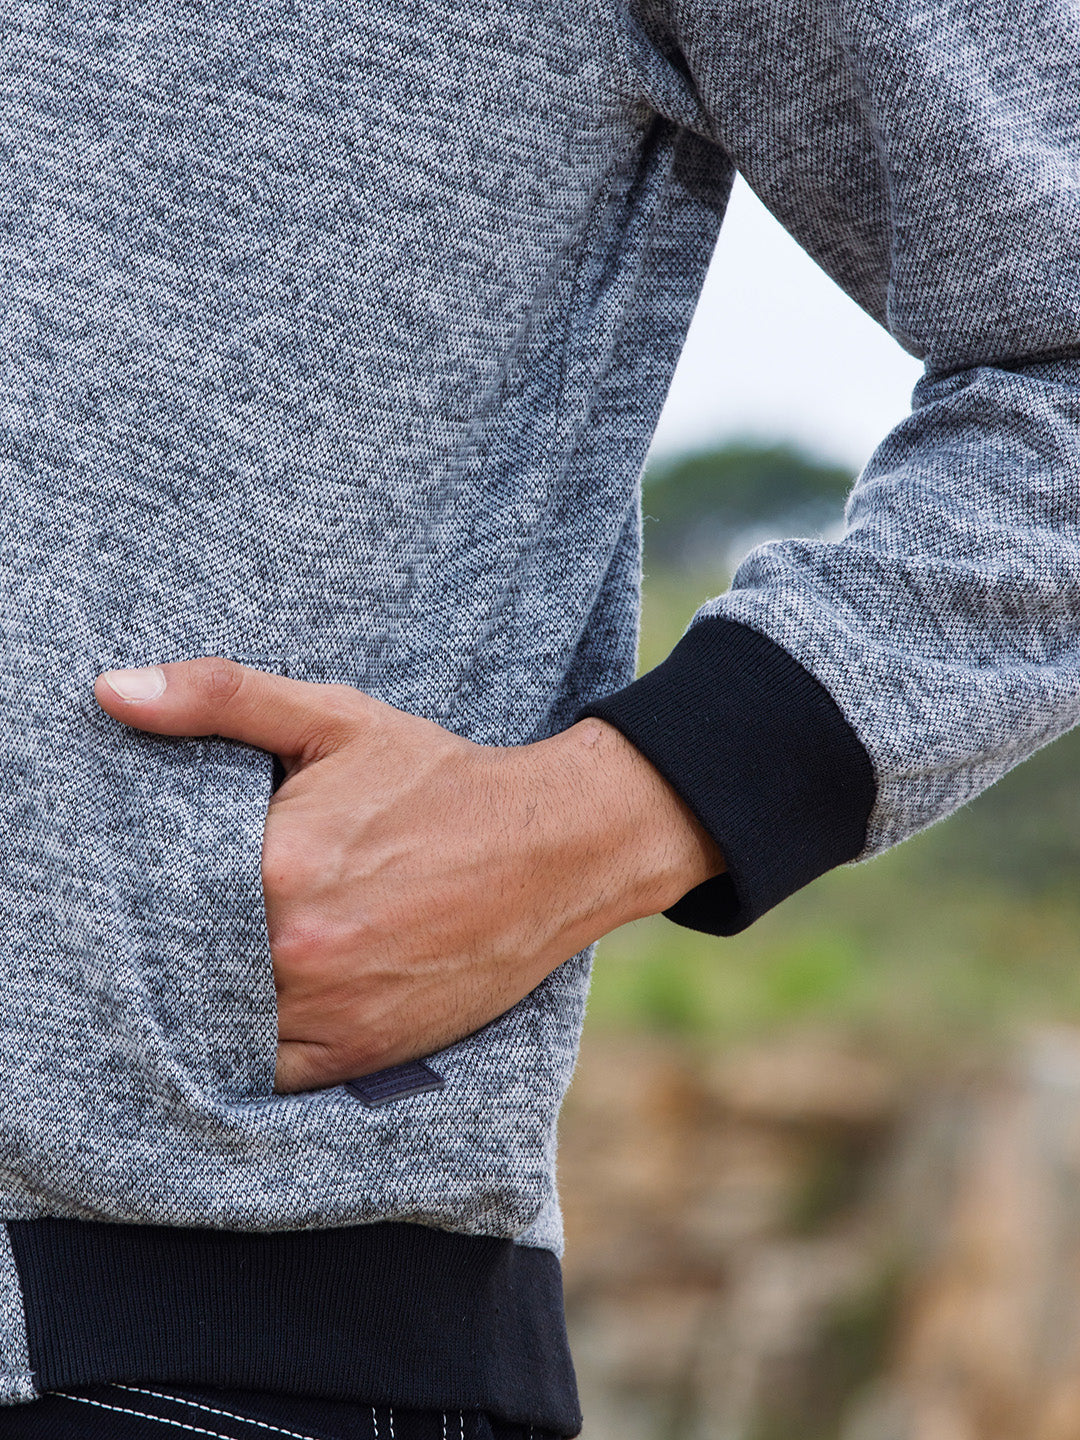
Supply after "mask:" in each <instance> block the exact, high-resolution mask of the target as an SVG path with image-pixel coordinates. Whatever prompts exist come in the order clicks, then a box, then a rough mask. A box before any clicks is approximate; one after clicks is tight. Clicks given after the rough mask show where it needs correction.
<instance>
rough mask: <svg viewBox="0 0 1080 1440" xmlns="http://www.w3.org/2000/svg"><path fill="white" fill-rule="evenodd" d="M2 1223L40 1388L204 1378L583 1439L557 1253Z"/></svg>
mask: <svg viewBox="0 0 1080 1440" xmlns="http://www.w3.org/2000/svg"><path fill="white" fill-rule="evenodd" d="M7 1228H8V1232H9V1234H10V1237H11V1245H12V1250H13V1252H14V1255H15V1263H16V1266H17V1268H18V1272H19V1279H20V1282H21V1284H22V1291H23V1298H24V1303H25V1307H26V1317H27V1333H28V1340H29V1349H30V1365H31V1369H32V1370H33V1372H34V1383H35V1385H36V1387H37V1389H38V1390H39V1391H45V1390H56V1389H66V1388H69V1387H71V1386H77V1385H89V1384H97V1383H101V1382H106V1381H120V1382H126V1383H146V1382H148V1381H156V1382H158V1383H161V1384H174V1385H193V1384H206V1385H215V1386H223V1387H234V1388H238V1389H252V1390H268V1391H274V1392H276V1393H279V1394H295V1395H310V1396H318V1397H326V1398H329V1399H339V1400H365V1401H367V1402H369V1403H370V1404H375V1405H381V1404H391V1405H401V1406H403V1407H409V1408H412V1409H417V1410H421V1409H430V1410H447V1409H452V1410H483V1411H486V1412H487V1413H488V1414H490V1415H493V1416H496V1417H498V1418H499V1419H502V1420H508V1421H512V1422H515V1423H518V1424H525V1425H535V1426H537V1427H538V1428H542V1429H547V1430H554V1431H556V1432H557V1433H559V1434H562V1435H576V1434H577V1432H578V1431H579V1430H580V1428H581V1416H580V1412H579V1407H578V1399H577V1390H576V1386H575V1382H574V1372H573V1366H572V1364H571V1360H570V1351H569V1346H568V1344H567V1339H566V1326H565V1322H564V1319H563V1299H562V1275H561V1271H560V1267H559V1262H558V1260H557V1259H556V1257H555V1256H554V1255H553V1254H552V1253H551V1251H550V1250H540V1249H535V1248H532V1247H529V1246H524V1245H515V1244H513V1242H512V1241H509V1240H495V1239H490V1238H486V1237H482V1236H481V1237H475V1236H467V1235H452V1234H448V1233H446V1232H444V1231H441V1230H432V1229H428V1228H427V1227H425V1226H421V1225H408V1224H398V1223H389V1222H387V1223H382V1224H376V1225H356V1226H351V1227H349V1228H347V1229H339V1230H303V1231H287V1232H278V1233H275V1234H270V1235H263V1234H239V1233H236V1232H232V1231H221V1230H194V1229H170V1228H166V1227H163V1226H156V1225H106V1224H96V1223H87V1222H84V1221H81V1220H55V1219H47V1220H22V1221H8V1222H7Z"/></svg>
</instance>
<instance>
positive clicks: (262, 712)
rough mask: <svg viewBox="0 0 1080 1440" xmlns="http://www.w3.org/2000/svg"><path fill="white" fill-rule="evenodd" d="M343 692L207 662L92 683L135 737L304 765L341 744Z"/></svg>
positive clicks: (109, 674)
mask: <svg viewBox="0 0 1080 1440" xmlns="http://www.w3.org/2000/svg"><path fill="white" fill-rule="evenodd" d="M342 689H343V687H341V686H336V685H335V686H329V685H312V684H308V683H307V682H305V681H303V680H288V679H286V678H285V677H284V676H283V675H273V674H268V673H267V672H266V671H264V670H252V669H250V668H249V667H248V666H246V665H240V664H238V663H237V662H236V661H235V660H224V659H222V658H220V657H219V656H215V655H206V656H202V657H200V658H199V659H198V660H181V661H178V662H176V663H175V664H172V665H153V666H146V667H142V668H139V669H135V670H106V671H105V672H104V673H103V674H101V675H99V676H98V677H97V680H96V681H95V682H94V697H95V699H96V700H97V702H98V704H99V705H100V706H101V708H102V709H103V710H104V711H105V712H106V713H107V714H109V715H111V716H112V717H113V719H114V720H120V721H122V722H123V723H124V724H125V725H132V726H134V727H135V728H136V729H139V730H150V731H152V732H153V733H154V734H156V735H223V736H225V737H226V738H227V739H229V740H243V741H245V742H246V743H247V744H249V745H256V746H258V748H259V749H260V750H270V751H272V752H273V753H274V754H276V755H282V756H286V757H290V758H297V757H298V758H300V759H302V760H303V761H309V760H314V759H316V758H317V757H318V756H319V755H320V754H325V753H326V752H327V751H329V750H332V749H334V748H335V747H336V745H337V743H339V742H340V740H341V739H343V738H344V735H345V732H346V730H347V728H348V718H347V715H346V711H345V707H343V706H342V704H341V700H340V698H339V692H341V691H342ZM356 696H357V699H359V698H360V692H359V691H357V692H356Z"/></svg>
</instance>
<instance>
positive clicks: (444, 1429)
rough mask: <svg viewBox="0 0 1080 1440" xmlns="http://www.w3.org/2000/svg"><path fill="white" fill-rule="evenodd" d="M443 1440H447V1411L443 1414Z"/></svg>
mask: <svg viewBox="0 0 1080 1440" xmlns="http://www.w3.org/2000/svg"><path fill="white" fill-rule="evenodd" d="M442 1440H446V1411H445V1410H444V1411H443V1412H442Z"/></svg>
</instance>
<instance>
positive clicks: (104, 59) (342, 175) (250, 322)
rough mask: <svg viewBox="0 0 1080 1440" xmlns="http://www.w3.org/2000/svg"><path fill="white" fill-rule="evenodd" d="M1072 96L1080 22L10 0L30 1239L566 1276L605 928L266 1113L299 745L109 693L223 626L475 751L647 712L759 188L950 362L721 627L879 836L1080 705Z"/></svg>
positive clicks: (276, 659) (12, 1113) (903, 331)
mask: <svg viewBox="0 0 1080 1440" xmlns="http://www.w3.org/2000/svg"><path fill="white" fill-rule="evenodd" d="M1077 73H1080V30H1078V28H1077V26H1076V24H1075V11H1074V8H1073V7H1072V6H1071V5H1068V4H1062V3H1059V0H1015V3H1012V4H1010V5H1002V4H1000V3H992V0H934V3H932V4H931V3H930V0H884V3H882V4H878V5H874V6H871V5H868V4H866V3H864V0H820V3H816V4H809V3H807V0H759V3H756V4H750V3H748V0H724V3H717V0H670V3H666V0H642V3H641V5H640V6H639V7H638V8H636V9H626V8H624V7H623V6H621V5H619V4H617V3H615V0H587V3H585V4H582V3H580V0H578V3H574V4H572V5H571V4H568V3H566V0H546V3H545V4H543V5H538V4H535V3H534V0H454V4H453V5H450V4H449V3H447V0H427V3H425V4H423V5H418V4H415V3H413V0H398V3H396V4H394V5H392V6H390V5H386V4H383V3H381V0H370V3H365V4H362V5H361V4H356V3H355V0H348V3H346V0H251V3H247V4H244V5H235V4H226V3H224V0H155V3H154V4H152V5H151V4H149V3H146V0H129V3H124V4H116V3H114V0H77V3H69V0H7V4H6V5H5V7H4V13H3V18H2V19H0V484H2V493H3V503H2V505H0V516H2V525H0V544H2V549H0V565H2V579H3V594H4V604H3V606H2V609H0V705H2V713H3V716H4V745H3V748H2V751H0V844H2V852H3V855H4V864H3V867H2V870H0V892H2V894H0V901H2V905H3V912H4V919H5V923H4V926H3V927H2V931H0V986H2V992H3V995H4V1003H3V1006H2V1007H0V1216H3V1217H4V1218H6V1219H9V1220H32V1219H35V1218H37V1217H45V1216H50V1217H69V1218H73V1219H82V1220H86V1221H93V1220H101V1221H112V1222H131V1223H141V1224H150V1225H173V1226H180V1225H184V1226H203V1227H210V1228H214V1227H218V1228H227V1229H236V1230H250V1231H258V1232H266V1231H273V1230H288V1229H302V1228H305V1227H335V1226H343V1225H349V1224H356V1223H360V1222H366V1221H374V1220H408V1221H413V1222H416V1223H419V1224H423V1225H429V1226H435V1227H440V1228H443V1229H446V1230H451V1231H457V1232H460V1233H462V1234H473V1235H488V1236H495V1237H503V1238H510V1239H513V1240H516V1241H519V1242H521V1243H523V1244H527V1245H532V1246H541V1247H547V1248H550V1249H552V1250H555V1251H558V1249H559V1246H560V1243H561V1239H560V1227H559V1213H558V1204H557V1199H556V1192H555V1182H554V1146H555V1122H556V1116H557V1112H558V1108H559V1104H560V1101H561V1098H562V1095H563V1092H564V1090H565V1087H566V1085H567V1084H568V1082H569V1078H570V1074H571V1070H572V1067H573V1063H574V1057H575V1051H576V1046H577V1039H578V1034H579V1029H580V1025H581V1019H582V1012H583V1007H584V1000H585V991H586V986H587V980H588V968H589V957H588V955H581V956H578V957H576V958H574V959H572V960H570V961H568V962H567V963H566V964H565V965H563V966H562V967H561V968H560V969H558V970H557V971H556V972H555V973H554V974H553V975H552V976H551V977H550V978H549V979H548V980H547V981H545V982H544V983H543V984H542V985H541V986H540V987H539V988H538V989H537V990H536V991H535V992H534V993H533V994H532V995H530V996H529V997H528V998H527V999H525V1000H524V1001H522V1002H521V1004H519V1005H517V1006H516V1007H515V1008H514V1009H513V1010H512V1011H510V1012H509V1013H508V1014H507V1015H505V1016H504V1017H502V1018H501V1019H500V1020H498V1021H496V1022H495V1023H494V1024H492V1025H491V1026H488V1027H487V1028H486V1029H485V1030H484V1031H483V1032H482V1033H480V1034H478V1035H475V1036H472V1037H470V1038H468V1039H466V1040H464V1041H462V1042H461V1043H460V1044H457V1045H454V1046H452V1047H450V1048H449V1049H448V1050H446V1051H445V1052H443V1053H441V1054H439V1055H438V1056H436V1057H433V1059H432V1064H433V1066H434V1068H435V1069H436V1070H437V1071H438V1072H439V1074H441V1075H442V1076H443V1077H444V1079H445V1081H446V1083H445V1086H444V1087H443V1088H442V1089H441V1090H438V1091H433V1092H429V1093H424V1094H417V1095H412V1096H409V1097H406V1098H403V1099H401V1100H399V1101H396V1102H395V1103H393V1104H391V1105H387V1106H384V1107H381V1108H369V1107H367V1106H365V1105H364V1104H363V1103H361V1102H360V1101H358V1100H357V1099H356V1098H355V1097H354V1096H352V1095H350V1093H349V1092H348V1091H346V1090H345V1089H344V1087H342V1086H335V1087H332V1088H328V1089H325V1090H322V1091H318V1092H314V1093H309V1094H301V1095H290V1096H275V1095H274V1094H273V1093H272V1089H271V1084H272V1076H273V1066H274V1048H275V1022H276V1017H275V1003H274V987H273V977H272V971H271V965H270V955H269V947H268V943H267V936H266V927H265V915H264V910H263V900H262V893H261V887H260V877H259V852H260V843H261V833H262V823H263V817H264V814H265V807H266V802H267V798H268V795H269V791H270V783H271V774H272V771H271V760H270V757H269V756H267V755H265V754H263V753H262V752H260V751H256V750H253V749H250V748H247V747H244V746H241V745H237V744H234V743H230V742H227V741H223V740H218V739H213V738H210V739H200V740H188V739H171V738H163V737H158V736H151V735H147V734H143V733H140V732H138V731H134V730H131V729H127V728H124V727H123V726H121V725H119V724H116V723H115V722H113V721H112V720H111V719H109V718H108V717H107V716H105V715H104V714H103V713H102V712H101V711H100V710H99V709H98V707H97V706H96V704H95V703H94V700H93V696H92V690H91V687H92V681H93V678H94V676H95V675H96V674H97V673H98V672H99V671H100V670H102V669H105V668H109V667H119V666H128V665H142V664H150V663H154V662H156V661H166V660H182V659H185V658H189V657H193V656H197V655H203V654H215V653H216V654H223V655H228V656H231V657H233V658H235V659H238V660H240V661H243V662H244V663H246V664H250V665H254V666H258V667H260V668H262V669H266V670H271V671H275V672H277V673H281V674H285V675H289V676H293V677H295V678H298V679H301V680H311V681H334V682H343V683H347V684H350V685H354V686H358V687H360V688H362V689H364V690H366V691H369V692H370V693H372V694H374V695H376V696H378V697H379V698H380V699H382V700H384V701H387V702H389V703H391V704H393V705H397V706H400V707H402V708H404V709H406V710H410V711H412V712H415V713H417V714H420V715H424V716H427V717H429V718H431V719H433V720H435V721H438V722H440V723H441V724H443V725H445V726H447V727H449V728H451V729H452V730H454V731H456V732H459V733H461V734H463V735H467V736H469V737H471V738H472V739H474V740H477V741H480V742H484V743H491V744H511V743H519V742H524V741H529V740H532V739H536V738H540V737H542V736H545V735H548V734H550V733H552V732H553V731H556V730H558V729H560V728H563V727H564V726H565V725H566V724H568V723H569V722H570V720H571V719H572V718H573V717H574V716H575V715H576V714H578V713H580V711H581V710H582V708H583V707H585V706H587V705H588V704H590V703H591V702H593V701H595V700H597V699H599V698H601V697H603V696H605V695H609V694H612V693H614V692H618V691H620V690H621V689H622V688H623V687H624V686H626V685H627V683H628V682H629V681H630V679H631V676H632V673H633V666H634V649H635V639H636V623H637V622H636V617H637V606H638V586H639V548H640V546H639V536H640V518H639V517H640V510H639V500H638V489H637V477H638V475H639V472H640V469H641V466H642V463H643V459H644V455H645V452H646V448H647V445H648V440H649V437H650V434H651V432H652V429H653V427H654V424H655V420H656V416H657V414H658V411H659V408H660V405H661V403H662V400H663V397H664V393H665V391H666V388H667V385H668V382H669V379H670V376H671V373H672V370H673V368H674V365H675V362H676V359H677V356H678V353H679V349H680V346H681V343H682V339H683V336H684V333H685V329H686V326H687V324H688V321H689V318H690V315H691V312H692V310H693V307H694V303H695V300H696V296H697V294H698V291H699V288H700V284H701V281H702V279H703V276H704V273H705V269H706V266H707V263H708V260H709V257H710V254H711V252H712V249H713V246H714V242H715V239H716V235H717V232H718V227H719V225H720V222H721V218H722V214H723V210H724V205H725V201H726V197H727V194H728V190H729V186H730V182H731V178H732V175H733V173H734V168H735V167H736V166H737V167H738V168H739V169H741V171H742V172H743V173H744V174H745V175H746V177H747V179H748V180H749V181H750V183H751V184H752V185H753V186H754V187H755V189H756V190H757V192H758V193H759V195H761V196H762V198H763V199H764V200H765V202H766V203H767V204H768V205H770V206H771V208H772V209H773V211H774V212H775V213H776V214H777V215H778V216H779V218H780V219H781V220H782V221H783V223H784V224H785V225H787V226H788V228H789V229H790V230H791V231H792V233H793V234H794V235H795V236H796V237H797V238H798V239H799V241H800V242H801V243H802V244H803V245H804V246H805V247H806V248H807V250H808V251H809V252H810V253H811V255H813V256H814V258H815V259H816V260H817V261H819V263H820V264H821V265H822V266H824V268H825V269H826V270H827V271H829V273H830V274H832V275H833V276H835V278H836V279H837V280H838V281H839V282H840V284H841V285H843V286H844V287H845V289H846V290H847V291H848V292H849V293H850V294H851V295H853V296H854V298H855V299H856V300H857V301H858V302H859V303H860V304H861V305H863V306H864V307H865V308H866V309H867V310H868V311H869V312H870V313H871V314H872V315H873V316H875V317H876V318H877V319H878V320H880V321H881V322H882V324H884V325H887V326H888V327H889V329H890V330H891V331H892V333H893V334H894V335H895V336H896V338H897V340H898V341H899V342H900V343H901V344H902V345H904V346H906V347H907V348H908V349H909V350H911V351H912V352H913V353H915V354H917V355H920V356H923V357H925V359H926V361H927V366H928V369H927V374H926V378H925V379H924V380H923V381H922V382H921V383H920V385H919V387H918V389H917V391H916V395H915V406H914V410H913V413H912V416H911V418H910V419H909V420H907V421H906V422H905V423H904V424H902V425H901V426H900V427H899V428H898V430H897V431H896V432H895V433H894V434H892V435H891V436H889V437H888V438H887V439H886V440H885V441H884V443H883V444H882V446H881V447H880V449H879V450H878V451H877V453H876V454H875V456H874V457H873V459H872V460H871V461H870V463H869V465H868V466H867V468H866V471H865V473H864V474H863V475H862V476H861V477H860V480H859V482H858V483H857V485H856V487H855V489H854V492H853V494H852V496H851V500H850V503H849V506H848V512H847V520H848V525H847V532H846V534H845V535H844V536H843V538H842V539H840V540H839V541H836V542H835V543H824V542H820V541H806V540H799V541H791V542H788V543H785V544H779V545H770V546H766V547H764V548H763V549H761V550H759V551H757V552H755V553H754V554H753V555H752V556H751V557H750V558H749V559H748V560H747V561H746V563H745V564H744V565H743V566H742V568H741V569H740V571H739V572H738V574H737V576H736V577H735V581H734V584H733V586H732V589H731V591H730V593H729V594H727V595H725V596H723V597H720V598H718V599H715V600H712V601H710V602H709V603H708V604H707V605H706V606H705V608H704V610H703V611H702V616H718V617H722V618H724V619H726V620H728V621H734V622H736V623H737V624H740V625H742V626H745V627H748V628H749V629H751V630H753V631H756V632H759V633H760V634H761V635H763V636H764V637H766V638H767V639H768V640H770V641H771V642H772V643H773V644H774V645H775V646H778V647H780V648H781V649H783V650H784V651H785V652H787V654H789V655H790V656H791V657H792V660H793V662H795V663H797V664H798V665H799V666H800V667H802V669H803V670H804V671H805V672H806V674H808V675H809V676H811V677H813V679H814V680H815V681H816V682H817V683H818V685H819V686H821V687H823V688H824V691H825V692H827V694H828V695H829V696H831V697H832V700H833V701H834V702H835V704H836V706H837V707H839V710H840V712H841V713H842V715H843V716H844V718H845V720H846V722H847V723H848V724H849V725H850V727H851V729H852V731H853V733H854V734H855V735H856V736H857V737H858V742H859V744H860V745H861V746H862V747H863V748H864V750H865V752H866V754H867V755H868V756H869V758H870V761H871V763H872V766H873V771H874V775H875V780H876V787H877V798H876V803H875V805H874V809H873V813H872V814H871V815H870V817H869V825H868V829H867V831H866V838H865V841H862V840H861V837H859V838H858V839H857V840H856V842H855V847H854V848H855V850H858V848H859V846H860V842H861V843H862V849H863V853H867V854H869V853H872V852H875V851H877V850H880V849H881V848H883V847H884V846H887V845H889V844H891V843H893V842H895V841H897V840H900V839H902V838H903V837H905V836H906V835H909V834H911V833H912V832H913V831H914V830H916V829H918V828H919V827H920V826H923V825H926V824H928V823H929V822H931V821H933V820H935V819H937V818H939V817H941V816H943V815H945V814H947V813H948V812H949V811H951V810H952V809H954V808H955V807H956V806H958V805H960V804H962V803H963V802H964V801H965V800H967V799H968V798H970V797H971V796H972V795H974V794H975V793H976V792H977V791H978V790H980V789H981V788H982V787H984V786H985V785H987V784H989V783H990V782H991V781H993V780H994V779H996V778H997V777H998V776H999V775H1000V774H1001V773H1002V772H1003V771H1004V770H1006V769H1007V768H1008V767H1009V766H1011V765H1013V764H1015V763H1016V762H1017V761H1019V760H1021V759H1022V758H1023V757H1024V756H1025V755H1027V754H1028V753H1030V752H1031V751H1032V750H1033V749H1035V748H1036V747H1037V746H1038V745H1040V744H1042V743H1043V742H1045V741H1047V740H1049V739H1050V738H1052V737H1053V736H1055V735H1057V734H1059V733H1060V732H1062V731H1063V730H1065V729H1066V728H1068V727H1069V726H1071V725H1073V724H1074V723H1075V722H1076V720H1077V719H1078V718H1080V647H1078V644H1077V631H1078V627H1080V590H1078V586H1080V580H1078V577H1080V528H1078V522H1080V459H1078V455H1080V449H1078V445H1077V439H1078V435H1080V358H1078V357H1080V185H1078V184H1077V175H1078V166H1080V133H1078V132H1080V106H1078V105H1077V103H1076V85H1075V77H1076V75H1077ZM717 343H718V344H722V343H723V337H718V341H717ZM762 383H763V384H767V383H768V377H766V376H763V377H762ZM764 703H766V704H783V703H784V700H783V696H782V695H780V696H779V697H778V696H777V687H776V686H775V685H773V686H771V688H770V691H769V696H768V697H767V698H766V700H765V701H764ZM677 768H678V767H677V759H676V760H674V761H673V765H672V772H673V773H674V772H675V771H677ZM728 791H729V792H730V793H737V791H738V787H737V786H736V785H734V784H731V783H730V781H729V782H728ZM735 803H737V801H736V802H735ZM752 829H753V827H752V826H750V827H747V826H741V827H740V833H748V832H749V831H750V830H752ZM723 830H724V824H723V820H722V817H721V818H720V819H719V820H718V821H717V838H718V839H719V840H720V841H721V843H722V842H723ZM849 848H850V847H849ZM837 858H841V859H842V858H853V854H847V855H846V857H845V856H844V855H841V856H836V855H834V854H833V855H831V858H830V860H829V863H834V862H835V860H836V859H837ZM753 868H754V867H753V866H750V865H748V866H747V867H746V869H747V873H750V872H751V871H752V870H753ZM808 873H809V870H808V869H806V870H801V871H800V874H799V877H798V883H802V880H803V879H805V878H806V876H807V874H808ZM789 888H790V887H789ZM782 889H783V887H782V886H779V887H778V886H776V885H775V884H774V885H773V890H772V891H770V896H771V897H773V898H777V897H778V893H779V892H780V891H782ZM5 1253H6V1252H3V1251H0V1328H2V1331H3V1333H0V1364H2V1365H3V1366H4V1367H6V1375H5V1376H4V1377H3V1378H2V1379H0V1392H2V1398H4V1399H6V1400H8V1401H17V1400H20V1399H26V1398H28V1397H27V1385H26V1376H25V1373H24V1369H23V1366H24V1358H23V1357H24V1353H25V1352H24V1347H23V1342H22V1340H21V1338H20V1332H19V1317H18V1305H17V1303H16V1298H17V1286H16V1287H15V1288H14V1289H13V1285H12V1280H11V1277H10V1276H9V1275H8V1271H9V1269H10V1267H9V1266H8V1263H7V1261H6V1260H5V1259H4V1254H5ZM5 1276H8V1278H7V1279H5Z"/></svg>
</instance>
